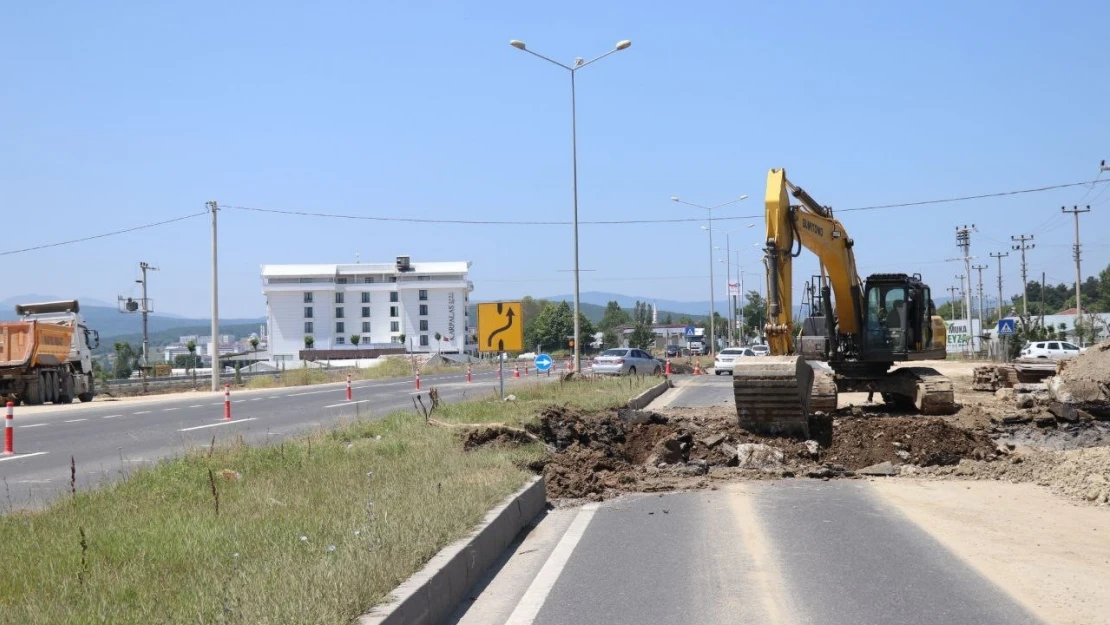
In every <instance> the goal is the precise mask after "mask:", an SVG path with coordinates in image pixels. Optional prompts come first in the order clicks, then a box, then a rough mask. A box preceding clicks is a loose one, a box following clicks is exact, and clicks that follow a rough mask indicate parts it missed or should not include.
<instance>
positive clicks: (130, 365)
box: [112, 341, 138, 380]
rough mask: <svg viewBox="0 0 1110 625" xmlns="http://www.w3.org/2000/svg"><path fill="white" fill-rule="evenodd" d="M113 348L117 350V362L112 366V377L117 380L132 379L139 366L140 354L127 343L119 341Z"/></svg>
mask: <svg viewBox="0 0 1110 625" xmlns="http://www.w3.org/2000/svg"><path fill="white" fill-rule="evenodd" d="M113 347H114V348H115V350H116V362H115V364H114V365H113V366H112V376H113V377H114V378H116V379H117V380H123V379H126V378H129V377H131V374H132V373H133V372H134V371H135V368H136V365H137V364H138V362H137V361H138V357H137V356H136V354H137V353H138V352H137V351H136V350H135V348H133V347H131V344H130V343H127V342H126V341H118V342H116V343H115V345H113Z"/></svg>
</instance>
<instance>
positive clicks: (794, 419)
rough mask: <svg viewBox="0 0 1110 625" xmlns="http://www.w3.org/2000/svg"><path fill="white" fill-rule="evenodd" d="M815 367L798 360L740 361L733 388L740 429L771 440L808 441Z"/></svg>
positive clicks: (733, 374) (771, 357) (772, 357)
mask: <svg viewBox="0 0 1110 625" xmlns="http://www.w3.org/2000/svg"><path fill="white" fill-rule="evenodd" d="M813 377H814V375H813V367H812V366H811V365H810V364H809V363H808V362H806V361H805V360H804V359H802V358H801V357H799V356H766V357H755V358H742V359H737V360H735V361H734V362H733V364H732V388H733V393H734V395H735V397H736V412H737V415H739V417H740V427H742V428H744V429H745V430H748V431H750V432H756V433H759V434H768V435H772V436H776V435H782V436H804V437H806V438H808V437H809V420H808V417H809V414H810V392H811V391H812V389H813Z"/></svg>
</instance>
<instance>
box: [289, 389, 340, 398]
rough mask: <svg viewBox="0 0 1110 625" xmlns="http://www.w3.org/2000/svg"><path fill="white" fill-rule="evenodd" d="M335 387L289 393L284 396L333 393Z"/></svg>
mask: <svg viewBox="0 0 1110 625" xmlns="http://www.w3.org/2000/svg"><path fill="white" fill-rule="evenodd" d="M334 392H335V389H332V388H329V389H327V390H323V391H308V392H307V393H290V394H289V395H286V397H300V396H301V395H319V394H320V393H334Z"/></svg>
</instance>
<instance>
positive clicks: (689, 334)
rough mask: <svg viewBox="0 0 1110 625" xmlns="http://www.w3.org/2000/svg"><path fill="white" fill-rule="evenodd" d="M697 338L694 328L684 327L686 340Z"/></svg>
mask: <svg viewBox="0 0 1110 625" xmlns="http://www.w3.org/2000/svg"><path fill="white" fill-rule="evenodd" d="M695 336H697V332H696V331H695V329H694V326H686V338H688V339H692V338H694V337H695Z"/></svg>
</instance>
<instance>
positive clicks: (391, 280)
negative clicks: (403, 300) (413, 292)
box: [389, 276, 397, 282]
mask: <svg viewBox="0 0 1110 625" xmlns="http://www.w3.org/2000/svg"><path fill="white" fill-rule="evenodd" d="M389 281H390V282H396V281H397V276H389Z"/></svg>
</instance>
